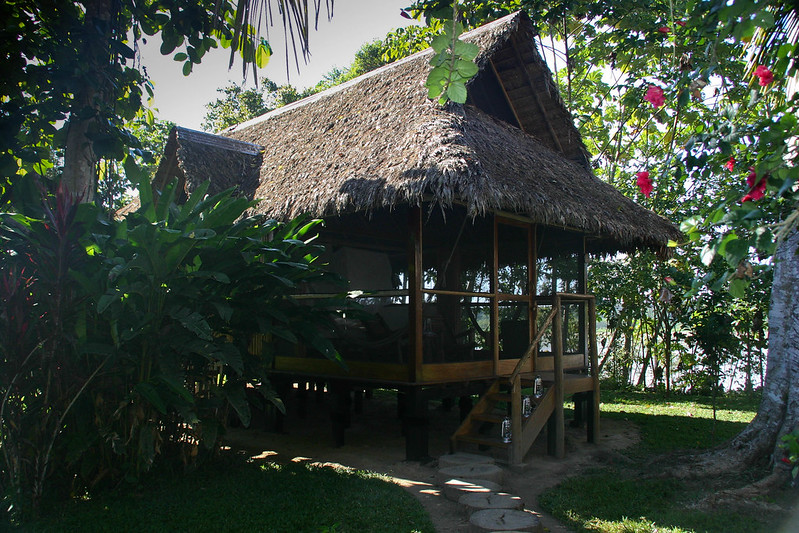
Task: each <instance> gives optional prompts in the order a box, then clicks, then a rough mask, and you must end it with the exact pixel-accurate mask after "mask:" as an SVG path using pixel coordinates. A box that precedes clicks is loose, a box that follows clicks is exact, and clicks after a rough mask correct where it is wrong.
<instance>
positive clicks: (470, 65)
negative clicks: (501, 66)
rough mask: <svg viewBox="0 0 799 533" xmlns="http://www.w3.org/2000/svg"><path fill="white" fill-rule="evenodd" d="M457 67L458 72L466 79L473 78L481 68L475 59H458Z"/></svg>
mask: <svg viewBox="0 0 799 533" xmlns="http://www.w3.org/2000/svg"><path fill="white" fill-rule="evenodd" d="M455 68H456V69H457V70H458V73H459V74H460V75H461V76H463V77H464V78H466V79H469V78H471V77H472V76H474V75H475V74H477V72H478V71H479V70H480V69H479V68H477V65H476V64H475V63H474V61H466V60H464V59H459V60H457V61H456V62H455Z"/></svg>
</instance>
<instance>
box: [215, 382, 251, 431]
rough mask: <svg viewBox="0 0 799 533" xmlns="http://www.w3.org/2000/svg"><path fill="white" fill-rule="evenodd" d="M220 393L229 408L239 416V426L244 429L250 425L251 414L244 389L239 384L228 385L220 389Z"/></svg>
mask: <svg viewBox="0 0 799 533" xmlns="http://www.w3.org/2000/svg"><path fill="white" fill-rule="evenodd" d="M222 392H223V394H224V396H225V398H226V399H227V401H228V403H230V405H231V407H233V409H235V411H236V414H238V415H239V419H240V420H241V424H242V425H243V426H245V427H247V426H249V425H250V420H251V418H252V414H251V413H250V404H249V402H248V401H247V395H246V393H245V391H244V387H243V386H242V385H240V384H232V383H231V384H228V385H225V386H224V387H223V388H222Z"/></svg>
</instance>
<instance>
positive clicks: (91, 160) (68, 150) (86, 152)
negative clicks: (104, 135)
mask: <svg viewBox="0 0 799 533" xmlns="http://www.w3.org/2000/svg"><path fill="white" fill-rule="evenodd" d="M92 120H94V119H81V118H78V117H77V116H76V114H75V113H73V114H72V117H71V118H70V119H69V126H68V128H67V142H66V146H65V147H64V173H63V175H62V176H61V181H62V183H63V184H64V185H65V186H66V188H67V191H69V193H70V194H71V195H72V196H74V197H75V198H77V199H78V201H80V202H93V201H94V193H95V190H96V189H97V172H96V168H97V156H95V155H94V150H92V143H91V141H90V140H89V138H88V137H86V132H87V130H88V129H89V124H90V122H91V121H92Z"/></svg>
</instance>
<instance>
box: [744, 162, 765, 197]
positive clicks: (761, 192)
mask: <svg viewBox="0 0 799 533" xmlns="http://www.w3.org/2000/svg"><path fill="white" fill-rule="evenodd" d="M749 171H750V172H749V175H748V176H747V177H746V184H747V185H748V186H749V192H748V193H746V196H744V197H743V198H741V203H744V202H754V201H757V200H760V199H761V198H763V197H764V196H765V195H766V177H765V176H763V177H761V178H760V181H758V179H757V174H756V173H755V169H754V168H751V167H750V168H749Z"/></svg>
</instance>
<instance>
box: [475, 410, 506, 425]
mask: <svg viewBox="0 0 799 533" xmlns="http://www.w3.org/2000/svg"><path fill="white" fill-rule="evenodd" d="M505 416H507V415H505V413H475V414H473V415H472V419H473V420H479V421H480V422H491V423H494V424H501V423H502V421H503V420H505Z"/></svg>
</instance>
